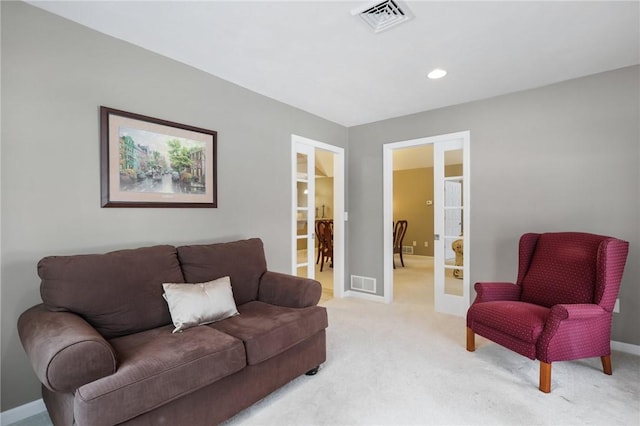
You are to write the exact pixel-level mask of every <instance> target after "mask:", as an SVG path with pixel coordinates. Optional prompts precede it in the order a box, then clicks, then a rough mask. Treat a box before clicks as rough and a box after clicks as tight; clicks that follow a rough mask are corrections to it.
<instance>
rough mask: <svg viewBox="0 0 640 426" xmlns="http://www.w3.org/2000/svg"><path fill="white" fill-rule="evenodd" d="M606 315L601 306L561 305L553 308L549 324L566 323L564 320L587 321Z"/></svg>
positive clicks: (588, 304)
mask: <svg viewBox="0 0 640 426" xmlns="http://www.w3.org/2000/svg"><path fill="white" fill-rule="evenodd" d="M604 314H608V312H607V311H605V310H604V309H603V308H602V307H600V305H595V304H590V303H586V304H585V303H582V304H561V305H555V306H553V307H552V308H551V312H550V313H549V318H548V319H547V322H551V323H552V322H554V321H564V320H586V319H590V318H597V317H599V316H602V315H604Z"/></svg>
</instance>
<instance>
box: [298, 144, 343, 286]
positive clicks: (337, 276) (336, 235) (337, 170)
mask: <svg viewBox="0 0 640 426" xmlns="http://www.w3.org/2000/svg"><path fill="white" fill-rule="evenodd" d="M298 144H302V145H307V146H312V147H313V148H315V149H321V150H324V151H329V152H331V153H332V154H334V155H333V212H334V213H333V297H335V298H342V297H344V271H345V266H344V257H345V248H344V234H345V231H344V230H345V226H344V217H345V216H344V206H345V201H344V194H345V159H344V148H341V147H339V146H335V145H330V144H327V143H324V142H319V141H316V140H313V139H309V138H305V137H302V136H298V135H293V134H292V135H291V169H292V172H291V174H292V177H291V181H292V185H293V189H292V191H296V190H297V189H296V188H297V187H296V180H297V176H296V165H297V155H296V152H297V149H296V146H297V145H298ZM310 196H311V195H310ZM291 203H292V205H291V212H292V213H293V214H292V219H291V220H292V223H291V229H292V235H293V238H292V240H295V235H296V222H297V219H296V214H295V211H296V205H295V204H294V203H295V192H292V194H291ZM291 250H292V257H291V258H292V264H291V270H292V274H294V275H295V274H296V273H297V270H296V257H297V254H296V252H297V245H295V244H294V245H292V247H291Z"/></svg>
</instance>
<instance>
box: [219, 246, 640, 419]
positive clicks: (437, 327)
mask: <svg viewBox="0 0 640 426" xmlns="http://www.w3.org/2000/svg"><path fill="white" fill-rule="evenodd" d="M412 258H413V259H412ZM412 258H409V259H405V264H406V265H407V267H406V268H398V269H396V275H395V279H394V283H395V288H396V292H395V300H396V302H395V303H394V304H391V305H385V304H381V303H376V302H368V301H362V300H356V299H332V300H328V301H326V302H323V304H324V305H325V306H326V307H327V309H328V312H329V329H328V330H327V346H328V347H327V352H328V353H327V358H328V359H327V362H326V363H325V364H324V365H323V366H322V368H321V370H320V372H319V373H318V374H317V375H316V376H313V377H306V376H303V377H300V378H298V379H296V380H294V381H293V382H291V383H290V384H289V385H287V386H285V387H284V388H282V389H280V390H278V391H276V392H275V393H273V394H271V395H270V396H268V397H267V398H265V399H264V400H262V401H260V402H259V403H257V404H256V405H254V406H253V407H251V408H249V409H248V410H245V411H244V412H242V413H240V414H238V415H236V416H235V417H234V418H232V419H230V420H229V421H227V422H226V423H225V425H226V426H231V425H400V424H405V425H427V424H433V425H639V424H640V357H637V356H634V355H629V354H625V353H620V352H613V354H612V363H613V370H614V372H613V376H606V375H605V374H603V373H602V371H601V366H600V359H599V358H594V359H587V360H580V361H575V362H561V363H556V364H554V367H553V377H552V393H551V394H543V393H542V392H540V391H539V390H538V388H537V386H538V363H537V362H535V361H531V360H529V359H528V358H525V357H522V356H519V355H517V354H515V353H513V352H511V351H508V350H506V349H503V348H501V347H499V346H497V345H495V344H493V343H491V342H489V341H487V340H485V339H483V338H480V337H478V338H477V350H476V352H474V353H469V352H467V351H466V350H465V323H464V320H463V319H462V318H458V317H452V316H447V315H442V314H436V313H434V312H433V302H432V300H433V297H432V295H431V292H432V291H431V286H432V281H431V279H430V278H428V277H429V274H428V271H429V268H430V266H429V262H428V261H427V262H425V261H424V259H420V258H419V257H418V256H415V257H412Z"/></svg>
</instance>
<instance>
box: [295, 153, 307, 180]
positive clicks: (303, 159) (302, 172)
mask: <svg viewBox="0 0 640 426" xmlns="http://www.w3.org/2000/svg"><path fill="white" fill-rule="evenodd" d="M307 157H308V155H306V154H301V153H299V152H298V169H297V170H298V176H297V177H298V179H309V170H308V168H307Z"/></svg>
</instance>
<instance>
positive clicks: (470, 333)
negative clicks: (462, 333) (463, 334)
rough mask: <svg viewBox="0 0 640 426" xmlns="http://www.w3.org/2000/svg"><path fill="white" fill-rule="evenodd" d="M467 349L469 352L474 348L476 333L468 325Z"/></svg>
mask: <svg viewBox="0 0 640 426" xmlns="http://www.w3.org/2000/svg"><path fill="white" fill-rule="evenodd" d="M467 350H468V351H469V352H474V351H475V350H476V333H474V332H473V330H472V329H471V328H469V327H467Z"/></svg>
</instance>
